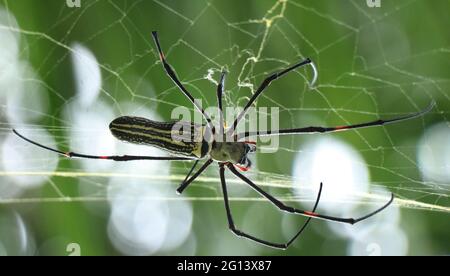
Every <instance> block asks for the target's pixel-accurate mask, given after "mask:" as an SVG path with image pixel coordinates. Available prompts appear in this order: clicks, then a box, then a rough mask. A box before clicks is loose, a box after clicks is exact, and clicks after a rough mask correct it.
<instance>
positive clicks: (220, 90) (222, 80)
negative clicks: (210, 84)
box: [217, 71, 227, 137]
mask: <svg viewBox="0 0 450 276" xmlns="http://www.w3.org/2000/svg"><path fill="white" fill-rule="evenodd" d="M226 74H227V72H226V71H222V74H221V75H220V81H219V85H218V86H217V106H218V108H219V134H220V137H222V135H223V134H224V119H223V110H222V95H223V89H224V86H225V76H226Z"/></svg>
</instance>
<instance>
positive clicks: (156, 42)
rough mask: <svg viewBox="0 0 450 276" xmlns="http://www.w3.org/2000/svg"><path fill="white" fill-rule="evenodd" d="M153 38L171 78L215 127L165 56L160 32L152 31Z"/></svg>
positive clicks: (209, 123)
mask: <svg viewBox="0 0 450 276" xmlns="http://www.w3.org/2000/svg"><path fill="white" fill-rule="evenodd" d="M152 36H153V39H154V41H155V44H156V47H157V48H158V52H159V58H160V60H161V62H162V64H163V67H164V70H165V71H166V73H167V75H168V76H169V78H170V79H171V80H172V81H173V82H174V83H175V84H176V86H177V87H178V88H179V89H180V90H181V91H182V92H183V94H184V95H185V96H186V97H187V98H188V99H189V101H190V102H191V103H192V104H194V106H195V107H196V108H197V109H198V111H200V112H201V113H202V115H203V117H204V118H205V120H206V121H207V122H208V125H209V127H210V128H211V129H213V126H212V122H211V118H210V117H209V116H208V114H207V113H206V112H205V110H204V109H203V108H202V107H201V106H200V105H199V104H198V103H197V102H196V101H195V99H194V97H192V95H191V93H189V91H187V89H186V88H185V87H184V86H183V84H182V83H181V81H180V80H179V79H178V77H177V75H176V74H175V71H174V70H173V69H172V67H171V66H170V65H169V63H167V61H166V58H165V56H164V53H163V51H162V49H161V45H160V43H159V39H158V33H157V32H156V31H153V32H152Z"/></svg>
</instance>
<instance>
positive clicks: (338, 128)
mask: <svg viewBox="0 0 450 276" xmlns="http://www.w3.org/2000/svg"><path fill="white" fill-rule="evenodd" d="M434 106H435V103H434V102H432V103H431V104H430V105H429V106H428V107H427V108H425V109H424V110H422V111H419V112H416V113H412V114H409V115H406V116H402V117H397V118H393V119H389V120H381V119H380V120H376V121H371V122H368V123H361V124H354V125H344V126H335V127H319V126H310V127H304V128H291V129H281V130H273V131H272V130H269V131H256V132H244V133H240V134H238V135H237V136H238V137H237V139H238V140H239V139H243V138H246V137H250V136H272V135H287V134H304V133H326V132H334V131H343V130H348V129H356V128H366V127H372V126H380V125H387V124H392V123H396V122H400V121H406V120H410V119H414V118H417V117H420V116H422V115H424V114H426V113H428V112H430V111H431V110H432V109H433V107H434Z"/></svg>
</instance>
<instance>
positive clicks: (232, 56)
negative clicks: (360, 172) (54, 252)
mask: <svg viewBox="0 0 450 276" xmlns="http://www.w3.org/2000/svg"><path fill="white" fill-rule="evenodd" d="M2 2H3V8H4V9H5V10H6V11H10V12H11V14H13V15H16V17H17V20H18V22H19V23H18V24H15V23H14V20H13V19H11V18H10V19H9V20H7V21H6V22H2V25H0V31H2V32H3V31H8V32H10V33H11V34H14V35H16V36H18V37H20V40H21V42H20V46H19V49H20V52H19V54H18V55H19V56H20V59H21V60H25V61H26V60H30V64H32V66H31V65H30V66H31V67H32V68H33V70H34V73H32V74H28V75H25V76H20V79H21V80H22V81H24V83H26V87H34V89H33V91H34V92H35V93H36V94H37V95H35V96H33V97H41V98H43V99H44V100H42V102H43V103H42V104H40V105H36V104H29V103H27V104H22V103H21V102H19V103H17V104H16V105H12V104H11V103H10V102H8V101H6V100H5V101H3V99H6V98H5V97H6V96H5V95H4V94H5V92H3V91H2V104H1V109H2V114H3V116H2V117H1V118H2V119H1V120H2V122H1V125H0V126H1V128H0V130H1V134H0V135H1V136H0V140H3V141H6V140H8V139H11V138H10V135H11V127H15V128H17V129H18V130H20V131H23V132H24V133H26V134H27V136H28V137H30V138H31V139H33V140H36V141H42V140H40V138H43V137H44V136H45V135H42V133H41V132H40V130H41V129H44V130H45V131H47V132H48V133H50V134H51V137H53V138H54V139H55V141H54V142H55V145H57V147H58V148H60V149H69V147H70V145H73V144H74V143H75V144H83V143H87V144H89V143H94V144H95V143H97V144H95V145H98V142H93V141H96V139H97V138H96V137H104V136H102V135H103V133H102V132H101V131H100V130H98V129H97V128H96V127H95V126H94V127H93V126H91V125H90V123H85V124H81V125H80V124H77V123H74V121H76V120H74V119H73V114H74V113H71V112H70V111H67V109H66V108H67V107H68V106H70V105H71V104H73V103H74V102H76V101H83V100H80V95H77V93H76V90H77V89H76V88H74V87H76V85H77V84H76V83H74V84H73V85H68V86H69V87H67V88H66V89H67V90H65V89H64V88H63V87H64V84H66V85H67V84H68V83H70V82H72V79H73V77H72V76H73V72H72V71H71V70H70V68H71V67H72V61H73V60H72V58H73V56H74V55H77V53H79V52H80V45H82V47H85V48H86V49H89V51H91V52H92V53H93V55H94V56H95V58H96V59H97V61H98V67H99V68H100V69H99V70H100V73H101V85H100V88H99V94H98V95H97V96H93V98H92V99H91V100H89V99H87V100H86V101H88V104H92V103H93V102H97V103H98V104H99V105H95V104H93V105H92V106H95V108H97V107H98V106H101V107H102V106H108V107H110V108H111V110H112V111H111V112H112V113H113V114H114V115H115V116H118V115H125V114H129V113H130V112H131V113H132V115H134V114H136V115H141V114H148V112H150V111H151V112H155V113H152V115H154V116H157V117H159V118H161V119H164V120H168V119H170V110H172V109H173V108H174V107H177V106H179V105H185V106H187V107H188V108H190V109H191V110H193V108H192V107H191V106H190V105H189V104H188V102H187V101H186V100H185V99H184V97H182V95H181V93H180V92H179V91H178V90H177V89H176V87H174V85H173V84H172V83H171V82H170V81H169V80H168V79H167V77H166V76H165V75H164V72H163V69H162V67H161V64H160V63H159V62H158V58H157V53H156V52H155V49H154V45H153V42H152V40H151V36H150V32H151V31H152V30H153V29H157V30H160V32H159V35H160V39H161V43H162V46H163V49H164V50H165V52H166V56H167V58H168V60H169V62H170V63H171V65H172V66H173V67H174V68H175V69H176V70H177V73H178V75H179V76H180V79H181V80H182V82H183V84H185V85H186V87H187V88H188V90H190V91H191V92H192V94H193V95H194V97H195V98H199V99H202V101H203V102H202V103H203V106H204V107H207V106H214V105H215V103H216V102H215V85H214V84H216V83H217V79H218V77H219V75H220V72H221V70H222V69H224V68H226V69H227V70H228V71H229V75H228V77H227V82H226V92H225V95H224V97H225V98H224V105H227V106H237V105H240V106H242V105H244V104H245V103H246V101H247V100H248V99H249V96H250V95H251V94H252V92H253V91H254V90H255V88H256V86H257V85H258V84H259V83H260V82H261V81H262V80H263V78H264V77H265V76H266V75H267V74H268V73H270V72H273V71H276V70H279V69H281V68H285V67H286V66H287V65H289V64H293V63H294V62H297V61H298V60H300V59H302V58H305V57H310V58H311V59H312V60H313V61H314V63H315V64H316V66H317V69H318V72H319V79H318V82H317V83H316V84H315V86H314V87H312V88H310V87H309V86H308V82H309V81H310V80H311V78H312V72H311V71H310V70H308V69H307V68H306V69H301V70H297V71H296V72H294V73H291V74H290V75H288V76H286V77H283V78H281V79H280V80H277V81H276V83H274V84H272V85H271V87H270V88H269V89H268V90H267V91H266V92H265V93H264V94H263V95H262V96H261V98H260V99H259V100H258V102H257V104H256V106H278V107H280V126H282V127H301V126H309V125H330V126H331V125H342V124H351V123H358V122H364V121H371V120H374V119H378V118H380V117H381V118H392V117H396V116H402V115H405V114H409V113H411V112H418V111H420V110H422V109H424V108H425V107H426V106H427V105H428V104H429V103H430V102H432V101H435V102H436V103H437V106H436V107H435V108H434V109H433V110H432V111H431V112H430V113H429V114H427V115H426V116H424V117H421V118H419V119H416V120H413V121H408V122H404V123H400V124H397V125H395V126H394V125H392V126H386V127H379V128H376V129H368V130H355V131H351V132H345V133H339V134H330V135H326V137H331V138H332V139H334V137H335V138H337V139H339V140H340V141H345V142H346V143H348V144H349V145H351V146H352V148H353V150H354V151H356V152H357V153H358V154H359V155H361V156H362V157H363V160H364V162H365V164H364V165H365V166H367V168H368V170H369V172H370V182H371V187H375V188H377V187H378V188H380V189H382V190H384V191H386V190H390V191H392V192H393V193H394V194H395V195H396V200H395V204H396V205H398V206H400V207H402V208H407V209H423V210H430V211H433V212H443V213H449V212H450V199H449V189H450V185H449V182H448V179H444V180H442V179H433V178H426V177H424V176H423V173H422V172H423V168H422V164H421V163H419V161H418V160H417V152H419V151H420V150H421V148H420V147H428V146H430V147H435V145H429V144H427V143H422V144H420V143H419V140H420V137H422V135H423V133H424V132H425V131H426V130H427V128H428V127H429V126H431V125H434V124H437V123H441V124H443V126H444V128H447V129H448V128H449V121H448V118H449V112H448V110H449V105H450V95H449V93H448V92H447V91H448V89H449V88H450V85H449V84H450V75H449V73H448V72H449V70H448V69H449V68H448V64H446V63H445V60H446V59H448V55H449V52H450V48H449V47H448V41H444V39H440V38H436V37H433V35H432V33H433V32H432V31H430V30H431V27H430V26H432V24H431V23H429V24H428V23H423V24H421V25H420V26H418V27H417V28H418V30H417V32H416V33H415V36H414V37H412V36H410V35H411V34H412V33H414V31H413V30H411V29H408V28H411V27H410V26H409V25H407V24H410V22H409V21H411V20H412V19H411V18H412V17H410V16H408V15H409V13H411V12H413V11H415V10H417V9H420V8H421V7H422V5H425V4H424V2H425V1H417V0H413V1H387V0H386V1H382V7H381V8H368V7H367V5H366V3H365V1H346V2H345V3H344V2H343V1H339V3H337V1H309V2H308V1H293V0H278V1H274V0H270V1H269V0H267V1H258V5H257V6H255V7H254V10H252V12H249V13H248V14H246V13H244V12H241V11H239V10H235V9H236V7H239V5H240V4H239V3H240V2H239V3H238V2H237V1H226V2H225V1H223V2H222V1H220V2H219V1H197V2H191V4H189V5H188V4H186V3H183V4H181V3H179V2H175V1H164V2H163V1H158V0H154V1H81V4H82V6H81V7H80V8H68V7H67V6H66V4H65V3H63V2H64V1H59V2H57V3H56V2H54V3H52V4H51V6H52V19H51V20H50V21H51V23H50V24H48V25H46V24H42V25H43V26H44V27H39V28H27V24H26V23H23V24H22V21H21V20H23V18H19V16H18V14H14V11H17V10H19V8H18V7H15V5H14V4H13V3H11V1H2ZM30 5H31V4H30ZM49 5H50V4H49ZM255 5H256V4H255ZM440 5H442V6H448V2H446V1H441V3H440ZM231 7H233V8H231ZM102 10H105V11H107V12H105V14H104V18H101V19H99V20H98V23H96V24H94V25H93V24H92V23H91V24H88V23H87V22H96V21H92V18H95V16H96V14H98V13H100V11H102ZM442 10H445V8H443V9H442ZM146 11H149V12H150V13H151V15H152V17H153V16H154V17H155V18H149V17H148V15H146ZM349 14H352V16H348V15H349ZM88 19H89V20H88ZM396 24H404V26H402V25H400V27H398V28H394V27H393V26H396ZM408 26H409V27H408ZM61 28H63V29H64V32H61V31H60V29H61ZM437 28H438V29H439V30H441V28H443V27H437ZM169 30H170V31H169ZM321 30H323V31H321ZM435 33H439V31H435ZM61 34H63V35H61ZM75 42H76V43H75ZM114 43H117V45H114ZM35 47H46V49H47V50H46V51H45V53H44V54H41V56H39V57H36V56H33V55H32V53H33V49H34V48H35ZM109 47H111V49H112V50H111V49H109ZM68 68H69V69H68ZM61 72H63V73H65V74H66V75H65V78H66V79H60V78H61ZM55 78H59V80H55ZM74 82H76V81H74ZM81 82H82V81H81ZM72 86H73V87H72ZM36 87H37V88H36ZM70 87H72V88H70ZM88 97H89V96H88ZM33 99H34V98H33ZM89 101H90V102H89ZM38 102H40V101H38ZM11 108H12V109H13V110H14V111H16V112H17V113H20V114H21V115H20V116H19V115H18V117H21V118H18V119H17V122H14V121H12V120H11V119H10V116H9V117H8V114H9V113H8V112H9V111H8V110H9V109H11ZM95 108H94V107H92V109H95ZM69 109H70V108H69ZM92 109H91V111H89V112H92ZM100 110H101V109H100ZM149 110H150V111H149ZM64 114H66V115H67V114H69V115H67V116H66V115H64ZM152 115H149V116H152ZM34 117H37V118H38V119H36V120H35V119H29V120H28V119H27V118H34ZM20 119H22V120H20ZM27 120H28V121H27ZM105 127H107V125H106V126H105ZM447 133H448V132H447ZM318 136H320V135H305V136H301V137H299V136H290V137H283V138H281V139H280V147H279V149H278V151H277V152H276V153H274V154H270V155H269V154H258V155H257V158H256V159H257V162H256V163H257V166H256V168H255V169H254V170H253V171H252V172H251V173H250V176H251V177H252V178H253V179H254V180H255V183H256V184H258V185H260V186H262V187H267V188H268V189H270V190H272V191H276V193H277V194H278V198H279V199H281V200H283V201H285V202H298V201H304V202H312V201H313V199H314V197H311V196H309V195H302V194H301V193H296V192H294V190H296V189H298V188H297V186H294V185H293V183H296V182H298V181H300V182H301V181H305V179H301V178H300V179H296V177H295V174H294V173H293V172H292V170H291V169H292V165H291V164H290V163H289V164H285V161H284V160H290V162H293V160H294V159H295V158H296V157H297V156H301V155H303V154H306V155H307V154H308V151H309V149H308V148H307V147H304V146H302V145H304V144H308V143H309V142H311V141H314V139H318ZM80 137H83V138H80ZM447 140H448V139H447ZM8 145H10V144H8ZM71 149H72V150H75V151H82V150H78V149H75V148H71ZM120 149H123V148H119V150H120ZM27 150H28V151H29V150H32V147H30V146H28V145H25V144H24V143H22V142H21V141H17V140H16V141H15V144H14V151H13V152H15V153H16V152H19V151H22V152H23V151H27ZM4 152H5V148H3V154H4ZM32 152H33V153H36V152H37V151H35V150H33V151H32ZM101 152H103V153H105V154H108V153H113V152H104V151H101ZM121 153H123V154H124V153H125V152H124V151H122V152H121ZM127 153H128V152H127ZM27 158H28V159H29V160H31V161H32V164H34V167H32V166H31V167H28V168H27V170H17V171H14V170H8V169H5V168H3V170H1V171H0V178H2V179H3V180H2V182H4V183H11V182H13V181H12V180H11V179H14V178H17V177H19V178H20V177H31V178H36V179H44V181H43V182H44V183H46V184H45V185H44V186H42V187H41V186H39V188H38V189H37V190H39V191H36V190H33V189H31V191H29V190H27V191H26V192H21V193H18V194H14V193H12V194H11V196H3V195H2V196H0V204H3V205H8V206H12V205H17V204H29V203H61V204H65V203H67V202H105V201H107V200H108V191H107V190H108V181H109V179H111V178H118V179H122V180H129V179H137V180H138V181H145V183H154V184H155V185H159V184H160V185H167V184H166V183H167V182H170V188H171V189H173V190H174V189H175V188H176V185H177V184H178V183H179V182H180V181H182V180H183V179H184V177H185V174H186V172H187V170H188V168H189V164H183V163H180V164H178V163H176V164H174V165H172V166H171V167H170V173H169V174H162V175H159V174H157V173H144V172H139V173H134V172H130V171H127V170H126V169H122V170H121V169H119V167H118V166H120V165H121V164H118V166H115V165H114V167H106V168H102V167H101V166H102V165H97V163H96V162H97V161H92V162H95V164H96V165H95V166H94V168H86V166H85V165H82V164H81V163H79V162H78V161H75V162H74V161H66V160H60V161H59V163H58V164H57V165H55V166H54V168H53V169H51V170H48V167H46V164H48V163H50V164H51V163H52V162H55V161H54V157H53V156H52V154H47V155H45V154H44V155H42V154H41V155H39V159H37V160H36V159H34V157H33V155H31V156H27ZM12 159H14V157H12V156H10V157H8V158H3V160H4V163H6V164H8V163H10V162H13V161H11V160H12ZM90 162H91V161H90ZM99 162H101V161H99ZM272 162H273V163H275V164H277V165H276V166H275V167H274V166H271V164H273V163H272ZM146 166H150V167H153V166H156V165H155V164H154V163H153V162H151V163H147V164H146ZM438 166H439V165H438ZM441 166H442V165H441ZM4 167H7V166H4ZM50 167H51V166H50ZM436 169H437V170H442V171H443V172H445V171H448V170H449V168H448V163H447V167H445V166H443V167H438V168H436ZM75 180H76V181H75ZM66 183H73V184H75V183H77V184H78V185H80V186H83V187H84V188H83V192H79V191H77V190H76V189H73V188H72V189H70V188H67V187H66V185H67V184H66ZM228 183H229V184H231V185H235V186H240V185H242V183H241V182H240V181H237V180H236V179H233V178H230V179H229V180H228ZM123 185H126V182H124V183H123ZM330 185H332V184H330ZM193 187H195V189H194V190H196V191H197V193H189V194H188V195H185V196H182V197H180V196H176V195H175V194H174V196H173V197H170V196H166V195H163V196H161V197H158V196H154V197H151V198H146V197H142V196H139V195H134V196H130V197H127V196H124V197H122V198H121V199H122V200H131V201H137V200H174V201H221V200H223V199H222V196H221V192H220V189H219V187H220V186H219V178H218V175H217V168H214V169H210V170H208V171H207V173H206V174H205V175H203V176H201V177H199V178H198V180H197V181H196V183H195V184H193ZM386 198H387V196H386V195H385V193H384V194H383V193H374V192H373V191H371V192H367V193H362V194H361V193H355V194H353V195H352V197H349V198H348V199H346V200H345V202H344V203H351V204H353V203H363V204H373V203H374V201H375V202H379V201H383V200H385V199H386ZM230 200H232V201H242V202H251V201H265V200H264V199H262V198H260V197H258V196H257V195H255V194H252V193H250V194H248V193H247V194H245V193H244V194H243V195H242V196H240V195H238V194H232V197H231V198H230Z"/></svg>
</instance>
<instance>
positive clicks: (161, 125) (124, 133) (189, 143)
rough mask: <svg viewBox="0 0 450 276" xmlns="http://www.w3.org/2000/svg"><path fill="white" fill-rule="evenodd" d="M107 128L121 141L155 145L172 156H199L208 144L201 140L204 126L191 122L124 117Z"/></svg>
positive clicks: (202, 155)
mask: <svg viewBox="0 0 450 276" xmlns="http://www.w3.org/2000/svg"><path fill="white" fill-rule="evenodd" d="M109 129H110V130H111V133H112V134H113V135H114V137H116V138H117V139H119V140H121V141H124V142H129V143H133V144H141V145H150V146H154V147H157V148H160V149H162V150H165V151H168V152H169V153H172V154H175V155H182V156H189V157H197V158H202V157H204V156H205V155H206V154H207V152H208V143H206V142H205V141H203V139H202V137H203V126H202V125H197V124H194V123H191V122H183V121H172V122H157V121H153V120H150V119H147V118H142V117H133V116H123V117H119V118H116V119H114V120H113V121H112V122H111V123H110V125H109Z"/></svg>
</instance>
